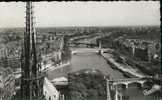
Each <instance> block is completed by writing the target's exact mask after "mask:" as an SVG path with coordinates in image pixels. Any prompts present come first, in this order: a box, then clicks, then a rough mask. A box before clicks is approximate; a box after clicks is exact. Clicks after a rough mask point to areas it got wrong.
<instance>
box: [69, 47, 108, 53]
mask: <svg viewBox="0 0 162 100" xmlns="http://www.w3.org/2000/svg"><path fill="white" fill-rule="evenodd" d="M109 50H111V49H108V48H105V49H103V48H102V49H100V48H80V49H73V50H72V52H71V53H72V54H78V53H101V52H105V51H109Z"/></svg>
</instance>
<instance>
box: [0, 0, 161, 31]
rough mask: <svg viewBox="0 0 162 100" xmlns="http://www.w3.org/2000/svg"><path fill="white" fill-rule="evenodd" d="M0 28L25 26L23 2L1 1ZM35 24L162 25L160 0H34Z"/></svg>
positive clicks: (38, 25) (40, 25) (49, 25)
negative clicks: (105, 0) (128, 0)
mask: <svg viewBox="0 0 162 100" xmlns="http://www.w3.org/2000/svg"><path fill="white" fill-rule="evenodd" d="M0 12H1V15H0V28H1V27H24V26H25V3H24V2H0ZM34 16H35V22H36V27H57V26H59V27H60V26H138V25H160V3H159V1H138V2H137V1H130V2H127V1H125V2H123V1H118V2H115V1H113V2H93V1H89V2H79V1H74V2H57V1H53V2H35V3H34Z"/></svg>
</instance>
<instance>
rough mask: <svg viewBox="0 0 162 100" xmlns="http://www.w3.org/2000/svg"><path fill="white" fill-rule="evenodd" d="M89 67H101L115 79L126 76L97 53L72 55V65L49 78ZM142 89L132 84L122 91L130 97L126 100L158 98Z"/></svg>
mask: <svg viewBox="0 0 162 100" xmlns="http://www.w3.org/2000/svg"><path fill="white" fill-rule="evenodd" d="M89 68H90V69H99V70H100V71H102V72H103V73H104V74H105V75H110V77H111V78H113V79H121V78H126V77H124V75H123V74H122V72H120V71H118V70H115V69H112V68H111V65H109V64H107V62H106V60H105V59H104V58H103V57H102V56H100V55H98V54H95V53H87V54H85V53H84V54H76V55H72V59H71V66H69V67H66V68H64V69H61V70H56V71H54V72H51V73H49V74H50V75H49V76H50V77H49V78H51V79H52V78H54V77H59V76H66V75H67V73H69V72H75V71H79V70H81V69H89ZM142 91H143V90H142V89H141V88H138V87H136V86H133V85H131V86H129V88H128V89H123V90H122V92H121V93H122V94H123V96H126V97H128V99H126V100H158V99H157V96H156V95H150V96H144V95H143V93H142Z"/></svg>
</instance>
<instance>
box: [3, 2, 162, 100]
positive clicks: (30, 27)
mask: <svg viewBox="0 0 162 100" xmlns="http://www.w3.org/2000/svg"><path fill="white" fill-rule="evenodd" d="M52 3H53V4H54V5H55V6H56V4H58V5H61V4H63V5H62V6H57V7H58V8H57V7H56V9H57V10H58V9H59V7H61V8H62V7H63V6H65V5H64V3H65V2H60V3H58V2H48V4H49V5H51V4H52ZM102 3H103V5H104V6H102V7H103V8H104V7H105V8H106V7H107V9H108V8H109V7H108V5H109V6H111V4H110V2H102ZM115 3H116V5H117V4H118V5H121V6H120V7H121V9H125V8H122V7H124V4H125V5H127V7H129V5H132V8H131V7H130V9H137V8H136V7H137V6H136V5H138V7H139V6H141V7H142V6H143V5H145V6H147V7H148V6H150V8H149V7H148V8H147V7H146V8H140V9H146V11H148V12H149V9H151V10H152V9H154V10H155V9H156V10H157V8H154V6H153V5H158V4H159V2H158V1H152V2H148V1H145V2H133V3H129V2H123V3H121V2H119V3H118V2H115ZM15 4H17V3H16V2H15ZM21 4H23V7H24V10H25V12H24V14H23V15H24V16H25V17H24V18H23V19H24V20H25V23H24V27H19V26H16V25H19V21H18V20H17V21H16V23H17V24H15V27H0V100H162V95H161V93H162V87H161V86H162V76H161V31H160V19H159V23H156V24H155V25H154V24H151V25H150V23H154V21H155V20H150V19H149V18H152V17H155V16H158V15H156V13H155V12H152V13H153V15H152V16H151V13H150V12H149V13H148V12H143V13H145V14H146V15H147V13H148V14H150V17H147V16H146V17H144V19H147V18H148V21H150V23H149V22H147V23H149V24H148V25H140V24H137V23H136V22H138V18H137V21H133V22H134V24H131V25H124V24H125V23H126V22H124V23H122V22H119V24H120V25H113V24H112V25H110V26H106V25H103V26H102V25H101V26H100V23H104V22H102V21H101V20H99V18H100V17H99V16H101V15H99V9H100V8H97V7H99V6H100V5H102V4H101V3H99V2H98V3H97V2H87V3H84V2H71V3H70V2H66V3H65V4H67V7H70V6H69V5H71V7H72V8H71V9H73V6H74V5H81V6H80V7H78V8H76V9H73V10H76V12H78V11H77V9H80V13H83V12H86V11H85V9H83V8H82V7H85V8H86V9H88V12H89V13H90V12H93V11H91V10H92V9H91V7H92V5H93V7H94V5H95V4H96V8H93V7H92V8H93V9H98V12H97V13H98V14H97V15H96V19H95V18H92V19H95V20H94V22H93V24H94V23H95V21H96V23H97V24H98V25H95V26H94V25H92V24H90V23H91V22H90V21H84V23H86V24H87V23H88V24H90V25H88V26H87V25H86V24H85V26H84V25H79V24H78V25H74V26H71V25H69V26H68V25H66V24H67V23H66V22H65V26H59V27H58V26H57V27H56V26H44V27H43V26H41V27H37V21H35V19H37V17H38V16H37V15H36V14H38V12H37V11H38V10H36V9H38V8H37V5H39V2H32V1H28V2H23V3H22V2H21ZM42 4H44V5H45V4H46V3H42ZM42 4H40V5H42ZM4 5H9V4H8V3H6V4H5V3H4V2H0V6H1V7H0V11H1V9H2V8H3V6H4ZM11 5H14V4H11ZM105 5H106V6H105ZM114 5H115V4H114V3H112V7H114ZM15 7H16V6H15ZM46 7H47V5H46ZM52 7H53V6H51V7H49V8H50V9H51V8H52ZM133 7H134V8H133ZM13 8H14V7H13ZM13 8H12V9H13ZM42 8H44V7H43V6H42V7H41V9H42ZM47 8H48V7H47ZM47 8H46V9H47ZM61 8H60V9H61ZM5 9H6V8H5V6H4V9H2V11H5ZM7 9H9V7H8V8H7ZM16 9H17V8H16ZM62 9H64V10H66V9H67V10H66V11H67V12H68V9H70V8H66V7H65V8H62ZM90 9H91V10H90ZM109 9H110V8H109ZM109 9H108V11H110V10H109ZM114 9H117V8H114ZM138 9H139V8H138ZM117 10H118V11H119V9H117ZM158 10H159V9H158ZM50 11H51V12H52V14H53V15H56V16H54V17H57V13H58V14H59V13H61V12H59V11H58V12H56V13H55V12H53V11H54V10H53V11H52V9H51V10H50ZM50 11H49V12H48V13H50ZM60 11H62V10H60ZM66 11H65V12H63V13H64V14H65V15H66V14H67V16H70V14H72V15H76V14H75V13H72V12H69V13H66ZM70 11H71V10H70ZM105 11H106V10H105ZM126 11H127V12H129V10H128V9H127V10H126ZM141 11H142V10H141ZM143 11H144V10H143ZM152 11H153V10H152ZM41 12H43V11H42V10H41ZM139 12H140V11H138V10H137V11H136V10H134V13H136V14H137V15H138V13H139ZM6 13H8V12H6ZM43 13H47V12H43ZM159 13H160V11H159ZM52 14H51V16H52ZM90 14H92V15H93V13H90ZM90 14H89V16H90ZM100 14H103V13H101V12H100ZM111 14H112V15H111V16H113V13H111ZM120 14H123V16H129V14H127V15H124V13H120ZM125 14H126V13H125ZM49 15H50V14H49ZM49 15H47V16H49ZM130 15H131V14H130ZM159 15H160V14H159ZM2 16H3V14H2ZM4 16H5V18H7V17H8V15H7V14H6V15H5V14H4ZM13 16H18V15H16V12H15V15H13ZM76 16H81V17H83V16H86V15H76ZM102 16H103V15H102ZM105 16H106V17H101V19H105V20H106V19H108V18H110V20H113V17H112V19H111V16H110V14H105ZM109 16H110V17H109ZM64 17H66V16H64ZM64 17H62V16H59V18H60V19H61V20H63V21H62V22H63V23H64V21H65V20H68V23H71V24H72V23H73V22H70V21H72V20H74V22H75V23H82V20H79V21H78V20H76V17H75V16H74V18H71V19H72V20H71V19H63V18H64ZM81 17H80V18H81ZM135 17H137V16H135ZM135 17H134V18H135ZM142 17H143V16H141V19H142ZM5 18H4V19H5ZM78 18H79V17H78ZM80 18H79V19H80ZM84 18H86V17H84ZM84 18H83V19H84ZM115 18H118V16H116V15H115V14H114V23H115ZM128 18H129V17H128ZM158 18H160V17H159V16H158ZM158 18H157V19H158ZM4 19H3V18H2V17H0V21H2V20H4ZM49 19H50V17H47V19H46V21H47V20H49ZM119 19H120V18H119ZM125 19H126V20H129V19H127V17H126V18H125ZM125 19H124V17H123V19H122V18H121V20H125ZM144 19H143V20H144ZM155 19H156V18H155ZM8 20H11V23H10V21H6V23H8V25H11V24H13V23H12V20H14V17H13V19H8ZM37 20H39V17H38V19H37ZM44 20H45V19H44ZM86 20H91V17H90V19H89V17H87V19H86ZM134 20H135V19H134ZM46 21H45V22H46ZM51 21H52V20H51ZM99 21H101V22H99ZM20 22H21V21H20ZM62 22H61V21H60V23H62ZM128 22H129V21H128ZM139 22H140V21H139ZM143 22H145V21H143ZM21 23H23V22H21ZM39 23H41V21H40V22H39ZM42 23H43V21H42ZM47 23H49V25H50V24H51V22H47ZM53 23H54V24H55V23H56V24H57V22H53ZM106 23H108V24H110V22H106ZM131 23H132V22H131ZM141 23H142V22H141ZM135 24H137V25H135ZM2 25H7V24H3V21H2V24H0V26H2ZM59 25H61V24H59Z"/></svg>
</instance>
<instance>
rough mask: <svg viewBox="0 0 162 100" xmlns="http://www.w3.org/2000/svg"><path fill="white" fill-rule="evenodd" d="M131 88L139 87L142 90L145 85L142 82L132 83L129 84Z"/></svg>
mask: <svg viewBox="0 0 162 100" xmlns="http://www.w3.org/2000/svg"><path fill="white" fill-rule="evenodd" d="M131 86H137V87H139V88H141V87H143V83H141V82H138V81H137V82H130V83H129V84H128V87H131Z"/></svg>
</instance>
